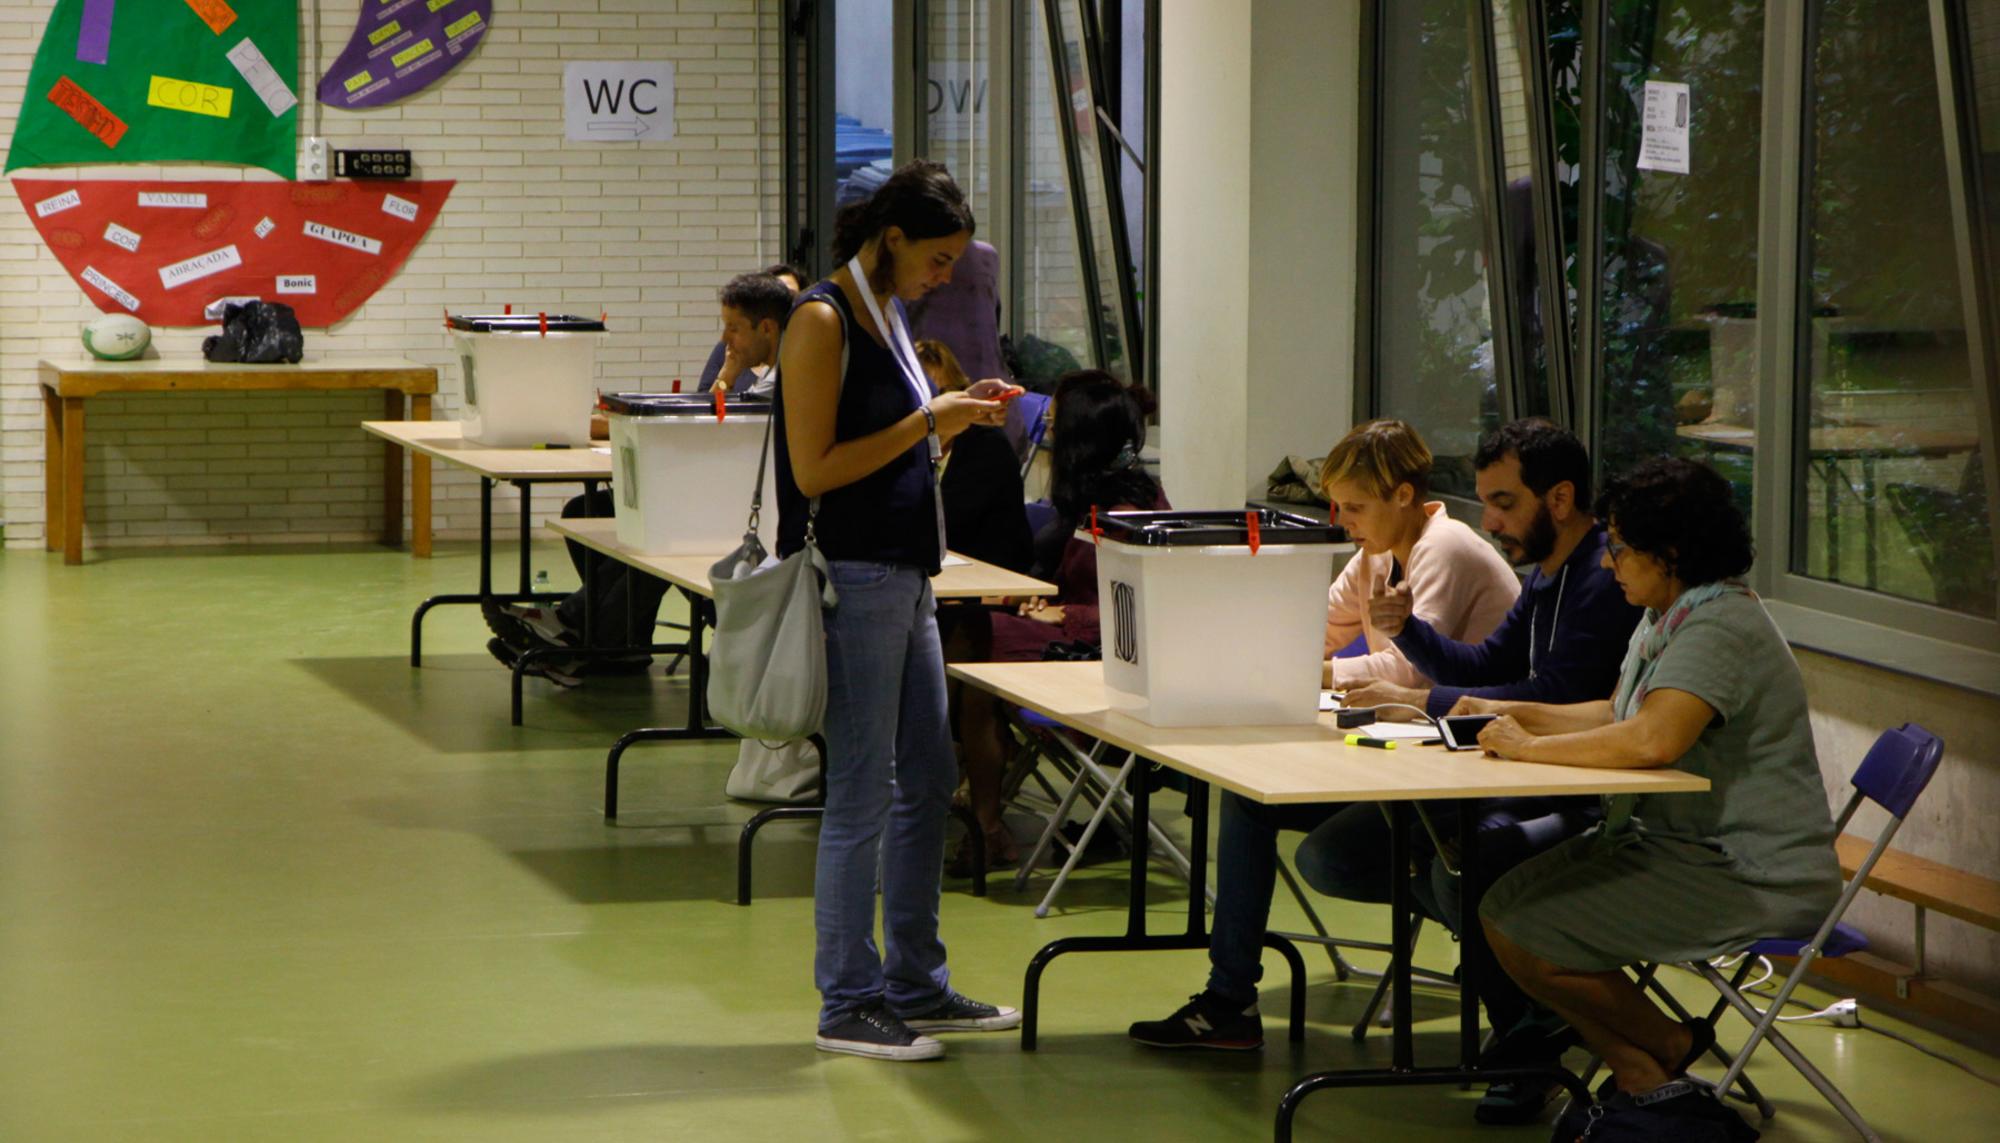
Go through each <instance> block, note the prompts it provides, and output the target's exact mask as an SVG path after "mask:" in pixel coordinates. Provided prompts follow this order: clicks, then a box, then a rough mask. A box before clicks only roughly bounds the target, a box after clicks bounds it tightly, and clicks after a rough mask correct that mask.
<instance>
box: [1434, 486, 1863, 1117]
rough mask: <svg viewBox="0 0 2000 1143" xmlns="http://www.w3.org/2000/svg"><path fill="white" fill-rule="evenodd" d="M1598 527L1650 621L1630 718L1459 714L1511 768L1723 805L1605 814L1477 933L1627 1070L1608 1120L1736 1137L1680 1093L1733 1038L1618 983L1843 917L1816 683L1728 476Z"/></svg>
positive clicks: (1633, 668)
mask: <svg viewBox="0 0 2000 1143" xmlns="http://www.w3.org/2000/svg"><path fill="white" fill-rule="evenodd" d="M1597 514H1598V516H1599V518H1600V519H1603V520H1605V521H1607V522H1608V524H1609V526H1610V539H1609V541H1608V542H1607V544H1606V545H1605V554H1604V561H1605V564H1606V566H1608V567H1609V568H1610V569H1611V571H1612V573H1613V574H1614V575H1616V576H1617V578H1618V583H1619V586H1620V587H1622V588H1623V589H1624V592H1625V597H1626V598H1627V599H1628V600H1630V601H1631V602H1633V603H1634V604H1637V605H1639V606H1641V607H1644V608H1646V614H1645V618H1644V619H1643V620H1641V621H1640V623H1639V627H1638V629H1637V630H1636V631H1634V632H1633V635H1632V642H1631V644H1630V646H1629V648H1628V650H1627V651H1626V655H1625V662H1624V665H1623V667H1622V669H1621V670H1620V673H1619V680H1618V689H1617V690H1616V692H1615V693H1614V694H1613V697H1612V698H1611V700H1610V701H1608V702H1592V703H1579V704H1575V705H1569V706H1547V705H1541V704H1535V703H1511V702H1490V701H1488V702H1482V701H1478V700H1471V699H1468V700H1465V701H1463V702H1461V703H1460V704H1459V708H1458V711H1457V712H1458V713H1492V714H1498V715H1500V716H1501V717H1499V718H1498V719H1496V720H1494V721H1493V722H1492V723H1491V724H1489V725H1488V726H1487V727H1486V729H1485V731H1483V732H1482V733H1481V734H1480V736H1479V743H1480V745H1481V746H1483V747H1485V748H1486V751H1487V753H1489V754H1492V755H1495V756H1498V757H1501V758H1514V759H1520V760H1522V761H1527V762H1549V763H1556V764H1559V765H1568V766H1596V767H1607V768H1620V769H1628V768H1629V769H1645V768H1660V767H1667V766H1673V767H1676V768H1678V769H1680V770H1684V771H1686V772H1688V773H1691V774H1699V775H1701V776H1702V777H1705V778H1707V779H1708V780H1709V782H1710V783H1711V788H1710V790H1709V791H1708V792H1707V793H1705V794H1659V795H1647V796H1620V797H1615V798H1610V799H1608V800H1607V802H1606V807H1605V820H1604V822H1603V823H1602V824H1601V825H1599V826H1597V827H1595V828H1593V829H1591V830H1590V831H1589V832H1586V833H1584V834H1583V835H1581V836H1579V837H1576V838H1573V839H1571V840H1570V841H1568V842H1565V843H1563V844H1561V845H1559V846H1557V847H1556V848H1554V849H1551V850H1549V851H1548V852H1546V853H1543V854H1542V855H1540V856H1539V857H1534V858H1530V859H1529V860H1528V861H1526V862H1524V863H1522V864H1521V865H1519V866H1516V867H1515V868H1514V869H1513V870H1512V871H1511V872H1509V873H1507V874H1505V875H1504V876H1502V877H1501V878H1500V879H1499V881H1497V882H1496V883H1495V884H1494V885H1493V887H1492V888H1491V890H1489V891H1488V892H1487V894H1486V899H1485V901H1484V903H1483V904H1482V905H1481V907H1480V917H1481V920H1482V921H1483V923H1484V926H1485V929H1486V933H1487V937H1488V939H1489V940H1490V941H1491V942H1492V946H1493V951H1494V954H1495V955H1496V957H1497V958H1498V959H1499V961H1500V963H1501V964H1502V965H1503V966H1504V967H1505V968H1506V970H1507V972H1508V974H1509V975H1511V976H1512V977H1513V978H1514V980H1515V981H1516V982H1518V983H1519V984H1520V986H1521V987H1522V988H1523V989H1524V990H1526V991H1527V992H1528V993H1529V995H1531V996H1533V997H1535V998H1536V999H1537V1000H1540V1001H1541V1002H1542V1003H1544V1004H1546V1005H1547V1006H1548V1007H1550V1008H1552V1009H1554V1010H1555V1011H1556V1012H1557V1013H1559V1014H1560V1015H1562V1016H1563V1018H1564V1019H1566V1020H1567V1021H1569V1023H1570V1025H1571V1026H1572V1027H1574V1028H1575V1029H1576V1031H1577V1032H1578V1033H1580V1034H1581V1035H1582V1037H1583V1040H1584V1042H1585V1043H1586V1044H1588V1045H1589V1046H1590V1048H1591V1049H1592V1050H1593V1051H1595V1052H1596V1053H1597V1054H1598V1055H1599V1056H1601V1057H1602V1058H1603V1060H1604V1062H1605V1063H1606V1064H1608V1065H1609V1066H1610V1068H1611V1072H1612V1077H1613V1080H1614V1081H1615V1084H1616V1087H1617V1094H1616V1095H1614V1096H1612V1097H1611V1098H1610V1099H1609V1100H1607V1102H1606V1103H1605V1104H1604V1106H1603V1109H1602V1111H1601V1112H1600V1114H1604V1115H1629V1116H1634V1117H1640V1116H1649V1117H1658V1116H1667V1117H1675V1116H1689V1117H1700V1118H1705V1119H1722V1118H1727V1119H1729V1120H1735V1116H1734V1113H1733V1112H1729V1111H1727V1110H1725V1109H1723V1108H1722V1107H1721V1106H1720V1104H1718V1103H1717V1102H1716V1101H1715V1100H1714V1099H1713V1098H1712V1097H1711V1096H1710V1095H1709V1094H1708V1092H1707V1090H1706V1089H1703V1088H1698V1087H1696V1086H1695V1085H1692V1084H1688V1083H1685V1082H1684V1081H1682V1077H1683V1076H1684V1074H1685V1073H1686V1071H1687V1069H1688V1067H1689V1066H1690V1065H1692V1064H1693V1063H1694V1062H1695V1061H1696V1060H1698V1059H1700V1058H1701V1056H1702V1055H1703V1053H1704V1052H1705V1051H1706V1050H1707V1048H1708V1047H1709V1045H1710V1044H1712V1043H1713V1042H1714V1037H1715V1033H1714V1029H1713V1028H1711V1027H1709V1026H1708V1025H1707V1024H1706V1023H1705V1022H1703V1021H1698V1020H1697V1021H1691V1022H1689V1023H1687V1024H1680V1023H1676V1022H1674V1021H1673V1020H1671V1019H1669V1018H1668V1017H1667V1016H1666V1015H1665V1014H1664V1013H1662V1012H1661V1011H1660V1010H1659V1009H1658V1008H1656V1007H1654V1005H1653V1004H1652V1002H1651V1001H1649V1000H1648V999H1647V998H1646V995H1645V993H1644V992H1642V991H1641V990H1640V989H1639V987H1638V986H1637V985H1636V984H1634V983H1633V982H1632V980H1631V979H1630V978H1629V977H1627V976H1626V975H1625V973H1624V972H1623V971H1621V969H1622V968H1623V966H1625V965H1630V964H1635V963H1638V962H1642V961H1694V960H1705V959H1708V958H1710V957H1715V956H1720V955H1724V954H1729V953H1735V952H1740V951H1741V950H1742V949H1743V948H1744V947H1745V946H1746V945H1747V944H1749V943H1750V942H1751V941H1753V940H1756V939H1758V938H1762V937H1772V936H1789V935H1796V934H1806V933H1810V932H1812V931H1813V929H1814V928H1815V927H1816V926H1817V925H1818V924H1819V922H1820V921H1821V920H1822V919H1823V918H1824V917H1825V915H1826V911H1827V910H1828V909H1829V908H1831V907H1832V905H1833V902H1834V899H1835V898H1836V897H1837V896H1838V895H1839V893H1840V867H1839V865H1838V864H1837V863H1836V861H1835V859H1834V853H1833V822H1832V819H1831V817H1830V816H1829V814H1828V812H1827V797H1826V788H1825V785H1824V783H1823V782H1822V781H1821V778H1820V770H1819V761H1818V759H1817V757H1816V756H1815V754H1814V751H1813V738H1812V727H1811V725H1810V724H1809V723H1808V722H1807V719H1806V694H1805V685H1804V683H1803V681H1802V680H1801V678H1800V676H1799V668H1798V664H1797V663H1795V662H1794V661H1793V660H1792V654H1791V651H1790V649H1789V648H1788V647H1787V646H1786V644H1785V639H1784V636H1783V635H1781V634H1780V633H1779V632H1778V629H1777V627H1776V625H1775V624H1773V623H1772V621H1771V617H1770V616H1769V615H1768V614H1766V612H1765V611H1764V607H1763V605H1762V604H1761V603H1760V602H1759V601H1758V599H1757V597H1756V596H1755V595H1754V594H1752V593H1751V591H1750V589H1749V588H1748V587H1746V586H1744V583H1743V581H1742V579H1741V578H1740V577H1741V576H1742V575H1743V574H1744V573H1745V572H1747V571H1748V570H1749V569H1750V564H1751V560H1752V558H1753V553H1752V549H1751V543H1750V532H1749V528H1748V527H1747V525H1746V524H1745V522H1744V520H1743V515H1742V513H1741V512H1740V511H1739V510H1738V509H1737V508H1736V506H1735V503H1734V501H1733V499H1732V497H1731V494H1730V488H1729V484H1728V483H1727V482H1726V481H1724V480H1723V479H1722V477H1720V476H1718V475H1717V474H1716V473H1715V471H1714V470H1712V469H1710V468H1708V467H1707V466H1706V465H1702V464H1698V463H1696V462H1694V461H1689V460H1677V459H1668V458H1660V459H1656V460H1651V461H1647V462H1645V463H1644V464H1641V465H1640V466H1639V467H1638V468H1636V469H1634V470H1633V471H1632V472H1630V473H1628V474H1627V475H1625V476H1624V477H1622V478H1620V479H1616V480H1613V481H1612V482H1611V483H1610V485H1609V487H1607V488H1606V489H1605V490H1604V494H1603V495H1602V496H1601V497H1600V498H1599V500H1598V507H1597ZM1572 1114H1575V1115H1578V1116H1581V1115H1583V1114H1585V1109H1582V1108H1576V1109H1573V1112H1572ZM1566 1122H1567V1121H1566ZM1730 1126H1731V1127H1732V1128H1733V1130H1734V1131H1736V1132H1743V1133H1745V1134H1746V1135H1748V1134H1749V1133H1748V1129H1747V1128H1745V1127H1743V1126H1742V1124H1741V1123H1740V1121H1735V1122H1733V1123H1731V1125H1730ZM1557 1135H1558V1136H1559V1137H1562V1138H1568V1137H1569V1136H1568V1135H1566V1134H1564V1132H1563V1130H1562V1129H1561V1128H1560V1127H1559V1129H1558V1132H1557Z"/></svg>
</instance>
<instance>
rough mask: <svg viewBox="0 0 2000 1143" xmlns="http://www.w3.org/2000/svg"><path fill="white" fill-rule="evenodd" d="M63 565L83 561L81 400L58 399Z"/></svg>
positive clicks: (77, 398) (76, 398)
mask: <svg viewBox="0 0 2000 1143" xmlns="http://www.w3.org/2000/svg"><path fill="white" fill-rule="evenodd" d="M62 468H63V472H62V476H63V480H62V484H63V492H62V495H63V504H62V522H63V523H62V527H63V563H65V564H70V565H72V566H73V565H76V564H80V563H82V562H83V398H81V397H64V398H63V399H62Z"/></svg>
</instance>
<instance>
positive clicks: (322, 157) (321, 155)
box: [305, 135, 331, 179]
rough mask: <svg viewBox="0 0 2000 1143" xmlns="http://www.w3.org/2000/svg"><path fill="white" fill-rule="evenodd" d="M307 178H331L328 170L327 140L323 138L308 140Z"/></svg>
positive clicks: (313, 137) (317, 136)
mask: <svg viewBox="0 0 2000 1143" xmlns="http://www.w3.org/2000/svg"><path fill="white" fill-rule="evenodd" d="M305 177H306V178H308V179H324V178H330V177H331V175H330V174H329V173H328V168H327V146H326V139H325V138H324V137H322V136H319V135H314V136H312V137H310V138H308V139H307V140H306V169H305Z"/></svg>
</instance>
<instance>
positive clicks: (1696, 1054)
mask: <svg viewBox="0 0 2000 1143" xmlns="http://www.w3.org/2000/svg"><path fill="white" fill-rule="evenodd" d="M1681 1027H1683V1028H1686V1029H1687V1030H1688V1034H1689V1035H1690V1036H1693V1037H1694V1042H1693V1043H1692V1044H1690V1045H1689V1046H1688V1050H1687V1055H1685V1056H1682V1057H1681V1062H1680V1063H1678V1064H1675V1065H1674V1066H1673V1068H1672V1070H1670V1071H1668V1072H1667V1078H1668V1079H1670V1080H1676V1079H1679V1078H1681V1077H1682V1076H1684V1075H1686V1074H1687V1073H1688V1069H1689V1068H1691V1067H1693V1066H1694V1065H1695V1063H1696V1061H1698V1060H1700V1059H1701V1058H1702V1057H1703V1056H1705V1055H1707V1054H1708V1050H1709V1049H1710V1048H1713V1047H1715V1025H1713V1024H1711V1023H1709V1022H1708V1021H1706V1020H1703V1019H1700V1018H1698V1017H1697V1018H1696V1019H1693V1020H1684V1021H1682V1022H1681Z"/></svg>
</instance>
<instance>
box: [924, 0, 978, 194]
mask: <svg viewBox="0 0 2000 1143" xmlns="http://www.w3.org/2000/svg"><path fill="white" fill-rule="evenodd" d="M992 8H993V6H992V5H991V4H990V3H987V0H930V3H928V4H926V5H925V6H924V9H925V13H926V19H927V22H928V25H929V26H928V27H927V28H926V29H925V32H926V39H925V41H924V45H923V52H924V71H925V80H926V82H925V84H924V89H923V92H922V93H921V98H922V99H923V100H924V101H925V103H924V115H923V129H924V139H923V145H922V146H921V147H919V148H918V151H919V152H920V153H921V154H922V155H923V156H924V157H925V158H929V159H935V160H937V161H938V162H940V163H943V164H944V165H945V166H947V167H949V168H950V169H951V173H952V177H953V178H954V179H956V180H957V182H958V186H959V189H960V190H962V191H964V192H965V199H966V203H967V204H968V205H970V206H971V207H972V213H973V217H975V218H977V219H978V220H979V226H980V230H981V231H982V233H989V234H990V232H991V224H990V222H989V221H988V213H987V212H988V208H989V207H990V206H991V205H992V202H993V148H992V140H991V138H990V133H989V124H990V123H991V119H990V118H989V105H988V98H989V92H988V86H987V80H988V75H987V70H986V65H987V61H988V60H989V59H991V58H992V39H993V29H992V18H991V13H992Z"/></svg>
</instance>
